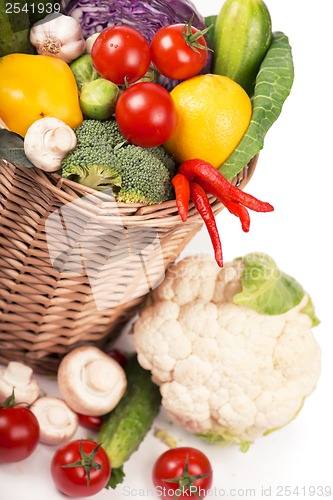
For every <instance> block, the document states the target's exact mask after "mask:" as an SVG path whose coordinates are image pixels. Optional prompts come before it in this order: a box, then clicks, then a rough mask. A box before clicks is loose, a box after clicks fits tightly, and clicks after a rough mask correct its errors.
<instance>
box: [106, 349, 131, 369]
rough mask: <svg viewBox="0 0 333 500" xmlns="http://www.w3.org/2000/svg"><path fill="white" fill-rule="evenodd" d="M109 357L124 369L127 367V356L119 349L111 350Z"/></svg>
mask: <svg viewBox="0 0 333 500" xmlns="http://www.w3.org/2000/svg"><path fill="white" fill-rule="evenodd" d="M108 354H109V356H110V357H111V358H113V359H114V360H115V361H117V363H119V364H120V366H122V367H123V368H124V367H125V366H126V365H127V361H128V360H127V355H126V353H125V352H124V351H120V350H119V349H111V350H110V351H109V352H108Z"/></svg>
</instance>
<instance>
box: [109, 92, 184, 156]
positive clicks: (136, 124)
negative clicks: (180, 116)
mask: <svg viewBox="0 0 333 500" xmlns="http://www.w3.org/2000/svg"><path fill="white" fill-rule="evenodd" d="M116 121H117V123H118V127H119V130H120V132H121V133H122V135H123V136H124V137H125V139H127V140H128V142H130V143H131V144H135V145H136V146H142V147H144V148H150V147H154V146H160V145H161V144H163V143H164V142H165V141H167V140H168V139H169V138H170V137H171V135H172V134H173V132H174V131H175V128H176V125H177V112H176V107H175V105H174V102H173V100H172V98H171V96H170V94H169V92H168V91H167V90H166V89H165V88H163V87H162V86H161V85H158V84H157V83H150V82H144V83H141V82H140V83H136V84H135V85H132V86H131V87H129V88H127V89H126V90H125V91H124V92H123V93H122V94H121V96H120V97H119V99H118V101H117V104H116Z"/></svg>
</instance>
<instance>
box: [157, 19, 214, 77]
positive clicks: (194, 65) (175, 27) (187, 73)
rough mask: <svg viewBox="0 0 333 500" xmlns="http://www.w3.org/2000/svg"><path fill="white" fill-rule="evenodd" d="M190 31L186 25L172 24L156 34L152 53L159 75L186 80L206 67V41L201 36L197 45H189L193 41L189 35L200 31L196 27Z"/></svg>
mask: <svg viewBox="0 0 333 500" xmlns="http://www.w3.org/2000/svg"><path fill="white" fill-rule="evenodd" d="M184 30H185V33H184V34H183V31H184ZM190 30H191V31H189V28H188V25H186V24H170V25H169V26H163V28H161V29H159V30H158V31H157V32H156V33H155V35H154V37H153V38H152V41H151V44H150V52H151V58H152V61H153V63H154V66H155V67H156V69H157V71H158V72H159V73H161V74H162V75H164V76H167V77H168V78H174V79H176V80H186V79H187V78H191V77H192V76H194V75H197V74H198V73H199V72H200V71H201V70H202V68H203V67H204V66H205V64H206V61H207V57H208V49H207V43H206V40H205V38H204V37H203V36H200V37H199V38H198V39H197V40H196V44H193V43H192V45H191V42H188V43H189V44H188V43H187V39H189V40H190V39H191V35H190V36H189V33H192V34H195V33H197V32H198V31H199V30H198V29H197V28H194V27H191V28H190ZM197 44H199V45H197ZM200 46H202V47H204V48H200Z"/></svg>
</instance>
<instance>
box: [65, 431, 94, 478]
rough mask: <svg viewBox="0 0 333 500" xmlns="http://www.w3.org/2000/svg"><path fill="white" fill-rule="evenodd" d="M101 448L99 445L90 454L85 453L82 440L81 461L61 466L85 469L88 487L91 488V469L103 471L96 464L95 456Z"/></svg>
mask: <svg viewBox="0 0 333 500" xmlns="http://www.w3.org/2000/svg"><path fill="white" fill-rule="evenodd" d="M100 447H101V445H100V444H98V445H97V446H95V448H94V449H93V450H92V451H91V452H90V453H88V454H87V453H85V451H84V449H83V447H82V440H81V441H80V455H81V460H78V461H77V462H72V463H70V464H65V465H61V468H63V469H70V468H73V467H83V468H84V470H85V473H86V474H87V483H88V486H90V471H91V469H97V470H100V469H102V466H101V464H99V463H97V462H94V458H95V455H96V453H97V452H98V450H99V448H100Z"/></svg>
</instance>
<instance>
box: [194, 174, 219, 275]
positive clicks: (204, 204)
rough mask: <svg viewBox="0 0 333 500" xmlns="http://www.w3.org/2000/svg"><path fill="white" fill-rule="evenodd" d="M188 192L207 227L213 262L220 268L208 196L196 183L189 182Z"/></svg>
mask: <svg viewBox="0 0 333 500" xmlns="http://www.w3.org/2000/svg"><path fill="white" fill-rule="evenodd" d="M190 192H191V198H192V200H193V203H194V205H195V207H196V209H197V210H198V212H199V214H200V215H201V217H202V219H203V221H204V223H205V225H206V227H207V230H208V233H209V236H210V239H211V241H212V244H213V247H214V253H215V260H216V262H217V263H218V265H219V266H220V267H223V255H222V245H221V240H220V236H219V233H218V230H217V226H216V221H215V217H214V213H213V210H212V207H211V206H210V202H209V199H208V196H207V194H206V192H205V190H204V189H203V188H202V187H201V186H200V185H199V184H197V183H196V182H190Z"/></svg>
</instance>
